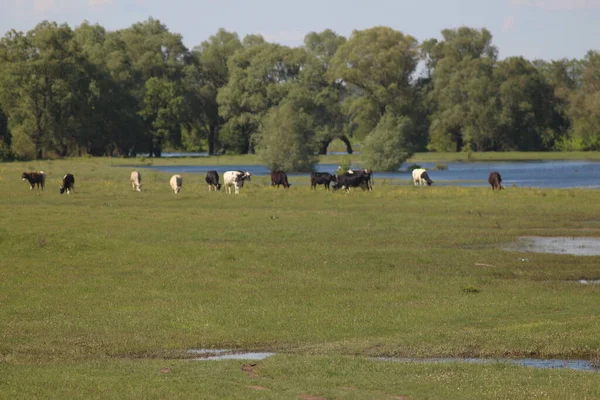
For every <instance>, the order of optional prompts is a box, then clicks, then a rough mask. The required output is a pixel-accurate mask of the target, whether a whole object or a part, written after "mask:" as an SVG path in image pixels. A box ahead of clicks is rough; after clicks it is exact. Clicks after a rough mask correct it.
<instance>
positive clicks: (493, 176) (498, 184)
mask: <svg viewBox="0 0 600 400" xmlns="http://www.w3.org/2000/svg"><path fill="white" fill-rule="evenodd" d="M488 182H489V183H490V185H492V190H496V189H498V190H500V189H504V186H502V177H501V176H500V174H499V173H498V172H490V177H489V178H488Z"/></svg>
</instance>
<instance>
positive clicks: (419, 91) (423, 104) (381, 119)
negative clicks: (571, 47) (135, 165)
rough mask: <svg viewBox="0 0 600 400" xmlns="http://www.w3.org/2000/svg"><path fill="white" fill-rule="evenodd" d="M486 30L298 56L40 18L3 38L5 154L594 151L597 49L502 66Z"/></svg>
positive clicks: (397, 37) (315, 47)
mask: <svg viewBox="0 0 600 400" xmlns="http://www.w3.org/2000/svg"><path fill="white" fill-rule="evenodd" d="M498 54H499V49H498V48H497V47H496V46H495V45H494V43H493V37H492V34H491V32H490V31H488V30H487V29H485V28H482V29H474V28H470V27H459V28H456V29H444V30H443V31H442V32H441V33H440V37H439V38H431V39H427V40H424V41H423V42H421V43H419V42H418V41H417V40H416V39H415V38H414V37H413V36H411V35H410V34H409V33H405V32H400V31H397V30H394V29H392V28H389V27H384V26H377V27H373V28H369V29H364V30H356V31H354V32H353V33H352V35H351V36H350V37H348V38H346V37H344V36H341V35H339V34H337V33H336V32H334V31H332V30H329V29H326V30H324V31H322V32H309V33H308V34H307V35H306V37H305V39H304V43H303V45H302V46H299V47H288V46H283V45H281V44H276V43H270V42H269V41H267V40H265V38H264V37H262V36H260V35H248V36H246V37H244V38H243V39H240V37H239V36H238V34H237V33H235V32H230V31H227V30H225V29H219V30H218V31H217V32H216V33H215V34H214V35H213V36H211V37H209V38H207V39H206V40H205V41H203V42H202V43H200V44H198V45H197V46H195V47H193V48H192V49H188V48H187V47H186V46H185V45H184V44H183V38H182V36H181V35H180V34H177V33H174V32H171V31H170V30H169V29H168V28H167V26H166V25H165V24H163V23H162V22H161V21H159V20H156V19H153V18H149V19H148V20H146V21H142V22H139V23H135V24H133V25H132V26H130V27H128V28H125V29H120V30H116V31H109V30H107V29H105V28H104V27H102V26H100V25H98V24H90V23H88V22H84V23H82V24H81V25H80V26H78V27H76V28H71V27H70V26H68V25H66V24H58V23H56V22H50V21H44V22H41V23H40V24H38V25H37V26H35V27H33V28H32V29H31V30H30V31H28V32H19V31H15V30H11V31H9V32H7V33H6V35H5V36H4V37H3V38H1V39H0V158H2V159H10V158H13V157H17V158H22V159H25V158H42V157H64V156H69V155H82V154H90V155H95V156H100V155H109V156H129V155H135V154H140V153H145V154H149V155H150V156H160V155H161V154H162V152H163V151H164V150H183V151H185V150H188V151H207V152H208V153H209V154H223V153H232V154H243V153H252V152H255V151H256V152H258V153H259V156H260V157H261V158H262V159H263V160H264V161H265V163H267V164H268V165H269V166H270V167H272V168H274V169H283V170H290V171H291V170H297V169H303V170H304V169H310V168H311V166H312V163H313V162H314V155H315V153H319V154H325V153H326V152H327V148H328V146H329V143H331V141H333V140H335V139H341V140H342V141H343V142H344V143H345V144H346V146H347V149H348V152H352V150H353V148H352V146H353V145H357V146H362V148H361V151H362V153H363V162H364V163H365V164H368V165H369V167H371V168H374V169H395V168H398V167H399V165H400V164H401V163H402V162H403V161H404V160H405V159H406V157H408V155H410V154H411V153H412V152H413V151H422V150H425V149H428V150H430V151H490V150H493V151H505V150H522V151H529V150H548V151H551V150H598V149H600V111H599V110H600V107H599V104H600V53H598V52H597V51H590V52H589V53H588V54H586V55H585V56H584V57H582V59H580V60H567V59H563V60H526V59H525V58H523V57H510V58H506V59H499V58H498Z"/></svg>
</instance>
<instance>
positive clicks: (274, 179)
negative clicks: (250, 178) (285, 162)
mask: <svg viewBox="0 0 600 400" xmlns="http://www.w3.org/2000/svg"><path fill="white" fill-rule="evenodd" d="M279 185H283V187H284V188H286V189H287V188H289V187H290V184H289V183H288V178H287V174H286V173H285V172H283V171H271V186H277V188H279Z"/></svg>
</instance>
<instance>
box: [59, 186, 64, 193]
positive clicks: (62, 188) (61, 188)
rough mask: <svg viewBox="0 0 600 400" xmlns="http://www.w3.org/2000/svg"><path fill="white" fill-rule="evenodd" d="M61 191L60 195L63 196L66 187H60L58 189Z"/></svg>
mask: <svg viewBox="0 0 600 400" xmlns="http://www.w3.org/2000/svg"><path fill="white" fill-rule="evenodd" d="M58 188H59V189H60V194H63V193H64V192H65V187H64V186H62V185H61V186H59V187H58Z"/></svg>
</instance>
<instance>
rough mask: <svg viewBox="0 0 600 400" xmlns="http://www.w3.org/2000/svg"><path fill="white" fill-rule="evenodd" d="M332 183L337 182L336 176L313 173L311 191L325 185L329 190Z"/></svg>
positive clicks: (311, 175)
mask: <svg viewBox="0 0 600 400" xmlns="http://www.w3.org/2000/svg"><path fill="white" fill-rule="evenodd" d="M331 182H334V183H335V182H337V177H336V176H335V175H332V174H329V173H327V172H312V173H311V174H310V188H311V189H316V188H317V185H323V186H325V189H327V190H329V185H331Z"/></svg>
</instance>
